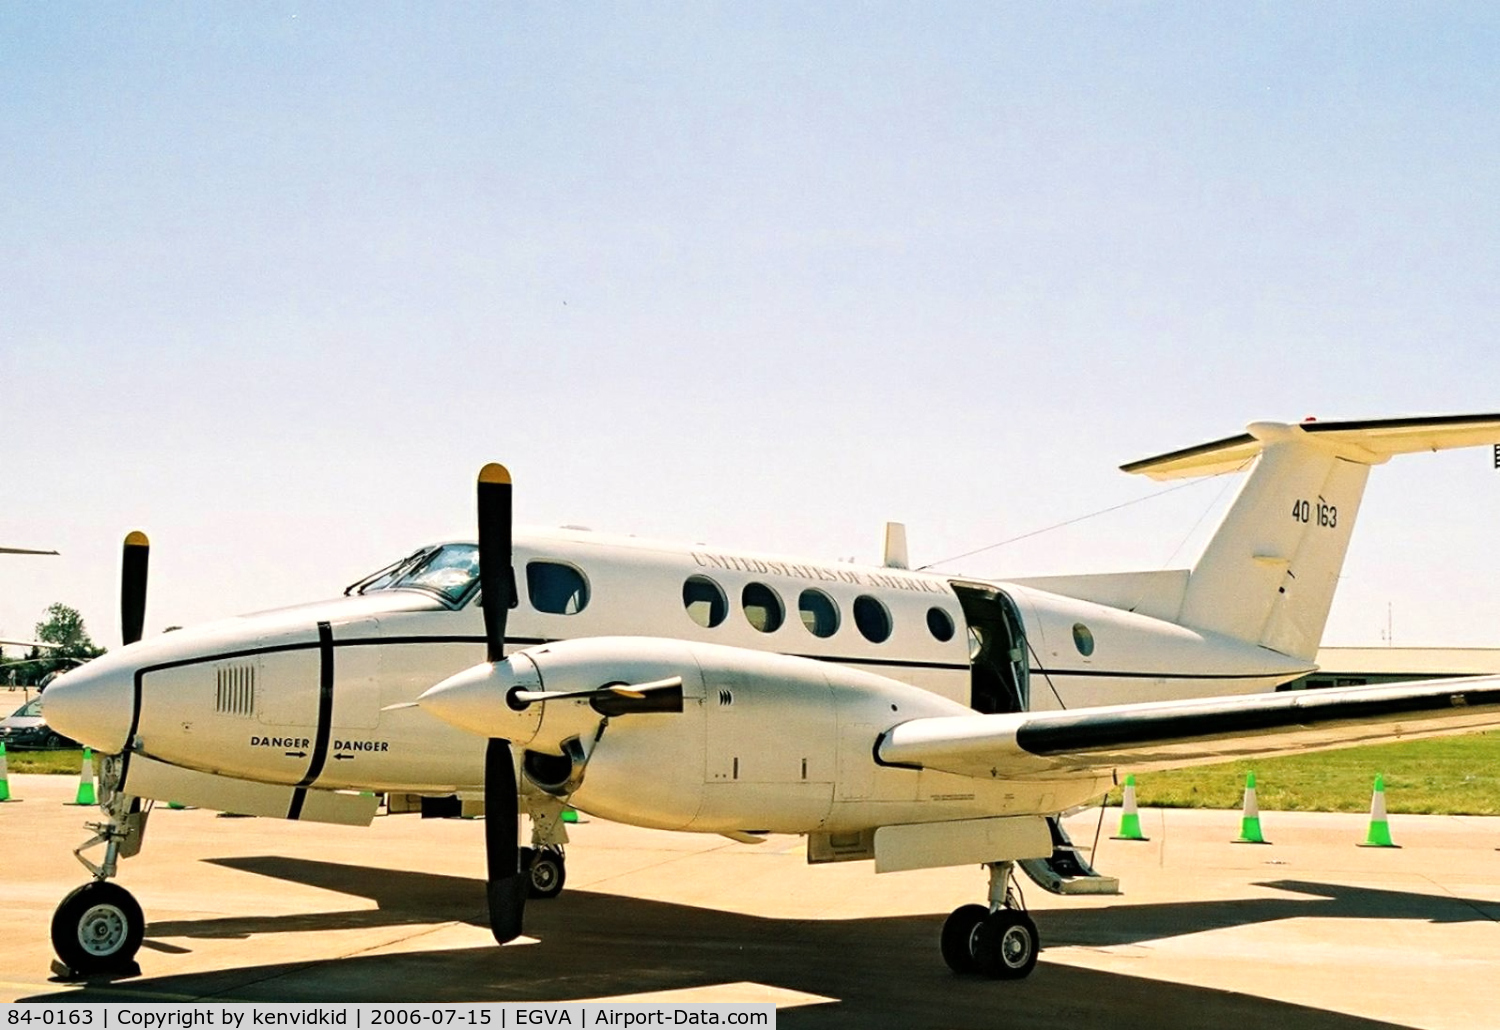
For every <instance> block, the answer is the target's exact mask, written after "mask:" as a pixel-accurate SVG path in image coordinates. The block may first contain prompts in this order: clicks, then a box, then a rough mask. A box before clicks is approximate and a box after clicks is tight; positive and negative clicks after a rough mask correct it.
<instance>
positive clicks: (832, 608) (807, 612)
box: [797, 589, 839, 637]
mask: <svg viewBox="0 0 1500 1030" xmlns="http://www.w3.org/2000/svg"><path fill="white" fill-rule="evenodd" d="M797 610H798V611H799V612H801V613H802V625H804V626H806V627H807V631H808V632H809V633H811V634H812V635H813V636H815V637H831V636H833V635H834V634H835V633H837V632H838V629H839V609H838V606H837V605H835V604H834V603H833V598H831V597H829V596H828V595H827V594H825V593H823V591H821V590H813V589H807V590H804V591H802V596H801V597H799V598H797Z"/></svg>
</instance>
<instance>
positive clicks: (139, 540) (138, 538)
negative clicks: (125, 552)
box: [125, 529, 151, 547]
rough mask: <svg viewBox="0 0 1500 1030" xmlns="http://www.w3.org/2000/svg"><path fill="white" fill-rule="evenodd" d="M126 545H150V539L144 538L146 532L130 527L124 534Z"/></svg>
mask: <svg viewBox="0 0 1500 1030" xmlns="http://www.w3.org/2000/svg"><path fill="white" fill-rule="evenodd" d="M125 546H126V547H150V546H151V541H150V540H148V539H146V534H145V533H142V532H141V531H140V530H139V529H132V530H131V531H130V532H129V533H127V534H126V535H125Z"/></svg>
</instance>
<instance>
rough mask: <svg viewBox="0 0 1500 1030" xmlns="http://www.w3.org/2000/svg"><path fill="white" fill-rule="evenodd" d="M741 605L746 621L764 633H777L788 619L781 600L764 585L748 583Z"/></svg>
mask: <svg viewBox="0 0 1500 1030" xmlns="http://www.w3.org/2000/svg"><path fill="white" fill-rule="evenodd" d="M740 605H741V607H743V608H744V609H745V619H746V620H747V621H748V622H749V623H750V625H752V626H754V627H755V628H756V629H758V630H760V631H761V632H762V633H775V632H776V631H777V630H778V629H780V628H781V623H782V620H783V619H785V618H786V609H785V608H783V607H782V606H781V598H780V597H779V596H777V594H776V591H774V590H772V589H771V588H770V587H768V586H766V585H765V584H764V583H746V584H745V589H744V590H742V591H740Z"/></svg>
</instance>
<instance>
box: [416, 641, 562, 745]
mask: <svg viewBox="0 0 1500 1030" xmlns="http://www.w3.org/2000/svg"><path fill="white" fill-rule="evenodd" d="M540 688H541V677H540V676H539V675H538V674H537V668H536V665H535V664H533V663H532V661H531V660H530V659H529V658H527V657H526V656H525V655H520V654H517V655H512V656H511V657H510V658H508V659H506V660H504V661H501V662H496V663H494V664H493V665H491V664H490V663H488V662H486V663H484V664H482V665H476V666H474V667H473V668H472V669H465V670H464V671H463V672H460V673H458V674H457V675H455V676H450V677H448V678H447V679H445V680H443V681H442V682H441V683H439V684H438V685H437V686H435V687H431V688H429V689H428V690H427V691H426V692H425V693H424V694H423V695H422V696H421V697H419V698H417V705H418V706H419V707H420V708H421V709H422V710H423V711H426V712H430V713H431V714H433V715H435V716H437V717H438V718H439V719H441V720H443V721H444V722H446V723H448V724H449V725H450V726H456V727H458V728H459V729H461V730H467V731H468V732H470V733H477V734H478V735H480V736H481V737H503V738H504V739H506V740H510V741H512V742H514V743H517V744H522V743H525V742H527V741H529V740H530V739H531V738H532V737H533V736H535V734H536V730H537V726H538V724H539V723H540V721H541V712H540V706H533V707H529V708H528V707H525V706H523V707H522V708H520V709H517V708H512V707H511V706H510V705H509V704H507V703H506V697H507V695H508V694H509V693H510V692H511V691H512V690H515V689H520V690H539V689H540Z"/></svg>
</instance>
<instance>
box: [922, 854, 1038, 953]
mask: <svg viewBox="0 0 1500 1030" xmlns="http://www.w3.org/2000/svg"><path fill="white" fill-rule="evenodd" d="M989 870H990V903H989V906H988V907H986V906H984V905H963V906H961V907H960V908H957V909H954V911H953V914H952V915H950V916H949V917H948V920H947V922H945V923H944V924H943V936H942V943H941V947H942V952H943V961H945V962H947V963H948V968H949V969H952V970H953V971H954V972H955V973H960V974H968V975H979V976H988V977H991V978H993V979H996V980H1020V979H1022V978H1023V977H1026V976H1029V975H1030V974H1031V971H1032V970H1033V969H1034V968H1036V959H1037V953H1038V952H1039V951H1040V950H1041V938H1040V937H1039V936H1038V935H1037V929H1036V923H1034V922H1033V921H1032V919H1031V917H1030V916H1029V915H1027V914H1026V911H1025V909H1024V908H1023V907H1022V905H1021V903H1020V901H1019V898H1018V895H1017V893H1016V892H1015V891H1014V890H1012V888H1011V877H1012V875H1013V873H1014V871H1015V863H1014V862H991V863H989Z"/></svg>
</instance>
